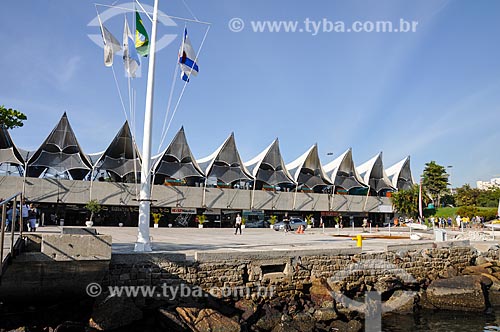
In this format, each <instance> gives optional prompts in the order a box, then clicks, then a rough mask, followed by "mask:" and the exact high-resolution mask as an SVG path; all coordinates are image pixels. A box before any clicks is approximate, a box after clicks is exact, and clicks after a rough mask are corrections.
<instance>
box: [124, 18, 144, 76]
mask: <svg viewBox="0 0 500 332" xmlns="http://www.w3.org/2000/svg"><path fill="white" fill-rule="evenodd" d="M129 45H132V47H129ZM123 64H124V65H125V74H126V75H127V76H128V77H136V71H137V69H138V68H139V66H140V65H141V61H140V60H139V55H138V54H137V51H136V49H135V40H134V36H133V35H132V34H131V33H130V29H129V28H128V22H127V18H126V17H125V27H124V28H123Z"/></svg>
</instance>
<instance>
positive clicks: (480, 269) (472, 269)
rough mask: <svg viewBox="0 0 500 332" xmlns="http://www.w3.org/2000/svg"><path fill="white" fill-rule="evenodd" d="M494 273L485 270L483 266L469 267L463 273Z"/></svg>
mask: <svg viewBox="0 0 500 332" xmlns="http://www.w3.org/2000/svg"><path fill="white" fill-rule="evenodd" d="M491 272H492V271H491V269H490V270H488V268H485V267H483V266H467V267H466V268H465V269H464V270H463V271H462V273H463V274H482V273H485V274H490V273H491Z"/></svg>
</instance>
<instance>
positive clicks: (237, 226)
mask: <svg viewBox="0 0 500 332" xmlns="http://www.w3.org/2000/svg"><path fill="white" fill-rule="evenodd" d="M234 227H236V229H235V231H234V235H236V234H237V233H238V229H239V230H240V235H241V217H240V214H239V213H238V214H237V215H236V221H235V223H234Z"/></svg>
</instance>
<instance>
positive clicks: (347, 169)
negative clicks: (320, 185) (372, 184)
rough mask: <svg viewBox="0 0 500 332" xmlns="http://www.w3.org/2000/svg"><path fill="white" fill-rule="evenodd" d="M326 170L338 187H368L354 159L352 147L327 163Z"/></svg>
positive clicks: (346, 188) (347, 188) (349, 188)
mask: <svg viewBox="0 0 500 332" xmlns="http://www.w3.org/2000/svg"><path fill="white" fill-rule="evenodd" d="M324 168H325V171H326V173H327V174H328V175H329V176H330V179H331V181H332V182H333V184H334V185H335V186H336V187H341V188H344V189H345V190H351V189H352V188H360V187H366V185H365V184H364V183H363V178H362V177H361V176H360V175H359V173H358V171H357V170H356V166H355V165H354V161H353V160H352V149H351V148H349V149H347V150H346V151H345V152H344V153H342V154H341V155H340V156H338V157H337V158H335V160H333V161H331V162H329V163H328V164H326V165H325V167H324Z"/></svg>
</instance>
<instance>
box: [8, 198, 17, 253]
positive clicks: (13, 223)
mask: <svg viewBox="0 0 500 332" xmlns="http://www.w3.org/2000/svg"><path fill="white" fill-rule="evenodd" d="M12 202H13V203H12V220H11V222H10V254H11V255H12V257H14V255H15V254H14V228H16V218H17V196H16V197H14V200H13V201H12Z"/></svg>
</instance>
